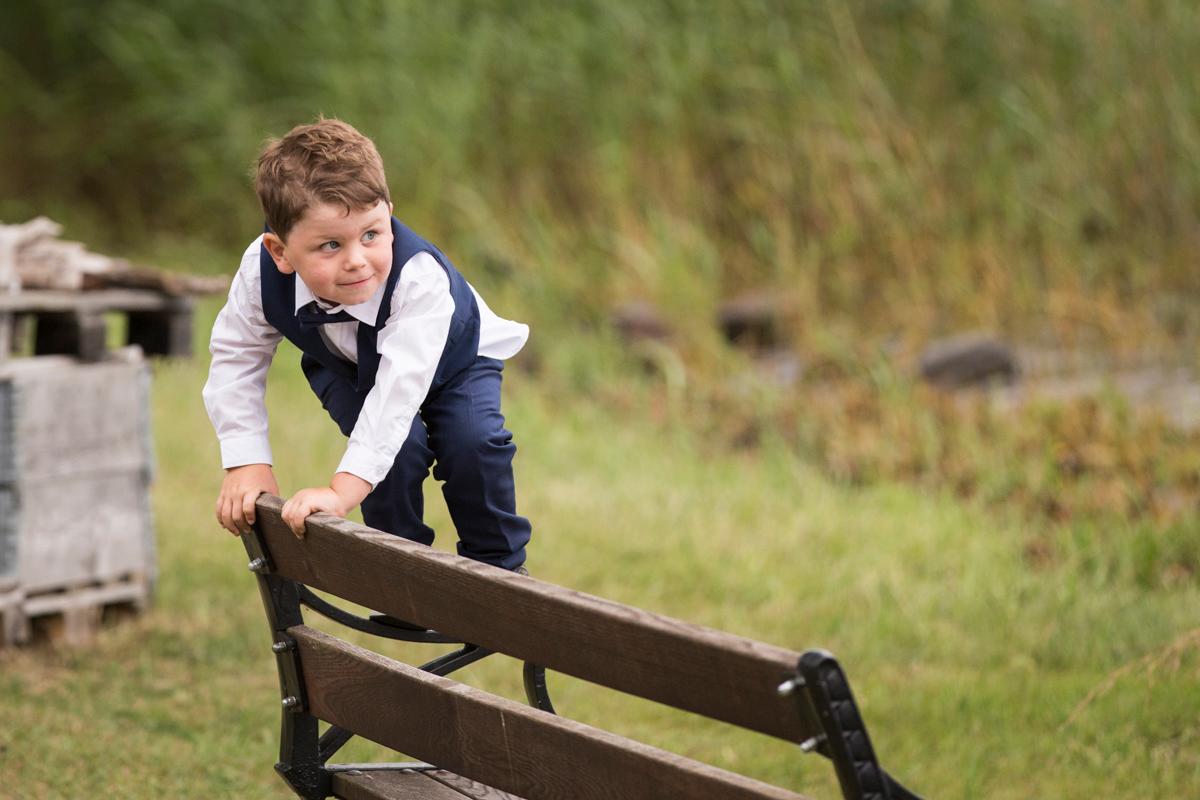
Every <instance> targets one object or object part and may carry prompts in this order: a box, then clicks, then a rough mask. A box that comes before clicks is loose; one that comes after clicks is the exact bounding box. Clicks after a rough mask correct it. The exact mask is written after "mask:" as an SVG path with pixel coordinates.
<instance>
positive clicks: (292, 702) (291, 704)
mask: <svg viewBox="0 0 1200 800" xmlns="http://www.w3.org/2000/svg"><path fill="white" fill-rule="evenodd" d="M298 705H300V698H298V697H295V696H293V695H290V694H289V695H288V696H287V697H285V698H283V707H284V708H295V707H296V706H298Z"/></svg>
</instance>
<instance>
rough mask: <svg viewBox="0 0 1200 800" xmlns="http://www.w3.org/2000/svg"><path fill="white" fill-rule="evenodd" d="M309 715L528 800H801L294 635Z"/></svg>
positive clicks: (324, 640) (328, 641)
mask: <svg viewBox="0 0 1200 800" xmlns="http://www.w3.org/2000/svg"><path fill="white" fill-rule="evenodd" d="M288 633H289V634H291V636H292V637H294V639H295V640H296V644H297V650H298V652H299V654H300V659H301V663H302V664H303V674H304V686H305V692H306V696H307V701H308V711H309V713H311V714H313V715H314V716H316V717H319V718H321V719H323V720H326V721H327V722H331V723H333V724H335V725H340V726H342V727H345V728H348V729H350V730H353V731H356V732H358V733H359V734H360V735H362V736H365V737H367V738H369V739H371V740H373V741H376V742H378V743H380V744H383V745H386V746H387V747H391V748H394V749H396V750H400V751H402V752H405V753H408V754H410V755H412V756H415V757H416V758H420V759H424V760H425V761H427V762H429V763H431V764H437V765H438V766H439V767H442V768H444V769H446V770H449V771H451V772H455V773H458V774H460V775H463V776H465V777H468V778H470V779H472V780H475V781H479V782H481V783H484V784H487V785H488V786H493V787H496V788H498V789H501V790H503V791H506V792H512V793H514V794H517V795H519V796H521V797H526V798H529V800H661V798H666V797H670V798H676V799H677V800H798V798H799V797H800V796H799V795H796V794H794V793H793V792H790V791H787V790H785V789H781V788H779V787H776V786H770V785H768V784H765V783H761V782H759V781H755V780H752V779H750V778H746V777H744V776H741V775H736V774H734V773H730V772H726V771H724V770H720V769H717V768H716V767H712V766H709V765H707V764H701V763H699V762H696V761H692V760H690V759H687V758H684V757H682V756H678V755H674V754H672V753H667V752H665V751H662V750H658V749H656V748H653V747H649V746H648V745H644V744H641V743H639V742H635V741H632V740H630V739H626V738H624V737H621V736H617V735H615V734H612V733H608V732H607V731H602V730H598V729H596V728H591V727H589V726H587V725H583V724H582V723H579V722H574V721H572V720H568V719H564V718H562V717H558V716H555V715H553V714H547V713H545V712H543V711H539V710H537V709H534V708H531V707H529V706H525V705H521V704H520V703H515V702H513V701H510V700H507V699H504V698H501V697H496V696H493V695H489V694H486V693H484V692H481V691H479V690H476V689H473V688H471V687H469V686H466V685H465V684H461V683H457V682H455V681H452V680H450V679H448V678H442V677H438V676H435V675H430V674H429V673H426V672H422V671H421V670H420V669H417V668H416V667H412V666H409V665H407V664H402V663H400V662H398V661H393V660H391V659H388V658H385V657H383V656H381V655H378V654H377V653H373V652H371V651H369V650H364V649H362V648H359V647H356V646H354V645H351V644H349V643H347V642H344V641H342V640H340V639H337V638H335V637H333V636H329V635H328V634H325V633H322V632H321V631H317V630H315V629H313V628H309V627H307V626H305V625H297V626H294V627H292V628H289V629H288Z"/></svg>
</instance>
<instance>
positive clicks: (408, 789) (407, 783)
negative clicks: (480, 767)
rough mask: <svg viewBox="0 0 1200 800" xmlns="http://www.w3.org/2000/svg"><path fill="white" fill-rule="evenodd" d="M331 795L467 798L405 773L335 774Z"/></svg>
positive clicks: (348, 799) (345, 799)
mask: <svg viewBox="0 0 1200 800" xmlns="http://www.w3.org/2000/svg"><path fill="white" fill-rule="evenodd" d="M333 793H334V795H335V796H337V797H340V798H342V800H467V798H468V797H469V795H464V794H463V793H462V792H458V791H455V790H454V789H452V788H450V787H449V786H446V785H445V784H443V783H441V782H439V781H436V780H434V779H433V778H431V777H429V776H428V775H426V774H425V773H422V772H410V771H408V770H368V771H365V772H338V773H336V774H334V776H333Z"/></svg>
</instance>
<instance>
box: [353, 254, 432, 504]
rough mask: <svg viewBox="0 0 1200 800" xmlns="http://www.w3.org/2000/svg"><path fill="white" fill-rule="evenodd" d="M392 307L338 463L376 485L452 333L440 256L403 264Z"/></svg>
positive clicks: (421, 257) (403, 437) (388, 466)
mask: <svg viewBox="0 0 1200 800" xmlns="http://www.w3.org/2000/svg"><path fill="white" fill-rule="evenodd" d="M391 308H392V311H391V314H390V315H389V316H388V318H387V321H386V322H385V323H384V325H383V327H382V328H380V330H379V336H378V338H377V340H376V347H377V349H378V350H379V369H378V372H377V373H376V375H375V385H374V386H373V387H372V388H371V391H370V392H368V393H367V398H366V401H365V402H364V403H363V408H362V411H361V413H360V414H359V416H358V422H357V423H356V424H355V426H354V430H353V431H352V432H351V433H350V444H349V446H348V447H347V448H346V454H345V456H344V457H343V458H342V461H341V463H340V464H339V465H338V471H339V472H349V473H350V474H352V475H356V476H358V477H360V478H362V479H363V480H365V481H366V482H367V483H369V484H371V487H372V488H374V487H375V485H376V484H378V483H379V482H380V481H381V480H383V479H384V477H385V476H386V475H387V473H388V471H389V470H390V469H391V468H392V463H393V462H394V461H395V460H396V454H397V453H398V452H400V447H401V445H403V444H404V441H405V440H406V439H407V438H408V433H409V429H410V428H411V427H412V423H413V418H414V417H415V416H416V415H417V412H418V411H419V410H420V408H421V404H422V403H424V402H425V397H426V396H427V395H428V394H429V387H430V386H431V385H432V384H433V376H434V375H435V374H436V373H437V368H438V363H439V362H440V361H441V358H442V351H443V350H444V349H445V347H446V337H447V336H448V335H449V333H450V323H451V320H452V318H453V316H454V298H453V296H452V295H451V294H450V279H449V278H448V277H447V276H446V272H445V270H443V269H442V266H441V264H439V263H438V262H437V259H435V258H434V257H433V256H432V255H430V254H429V253H418V254H417V255H415V256H413V257H412V258H411V259H410V260H409V261H408V263H407V264H405V265H404V267H403V271H402V272H401V273H400V280H399V281H397V283H396V288H395V291H394V292H393V294H392V306H391Z"/></svg>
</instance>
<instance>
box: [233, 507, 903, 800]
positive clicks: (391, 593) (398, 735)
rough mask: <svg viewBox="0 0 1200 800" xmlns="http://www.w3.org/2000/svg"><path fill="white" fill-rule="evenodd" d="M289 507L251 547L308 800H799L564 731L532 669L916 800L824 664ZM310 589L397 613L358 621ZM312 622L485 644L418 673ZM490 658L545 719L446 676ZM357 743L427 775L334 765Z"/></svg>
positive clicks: (289, 762) (846, 783)
mask: <svg viewBox="0 0 1200 800" xmlns="http://www.w3.org/2000/svg"><path fill="white" fill-rule="evenodd" d="M281 508H282V502H281V501H280V500H279V498H277V497H272V496H269V495H263V496H262V497H260V498H259V501H258V513H257V522H256V524H255V529H254V531H253V532H252V533H249V534H246V535H245V536H243V537H242V538H243V541H244V543H245V546H246V550H247V553H248V555H249V557H250V569H251V571H252V572H254V573H256V574H257V576H258V583H259V588H260V590H261V594H262V599H263V605H264V607H265V609H266V612H267V617H268V621H269V623H270V627H271V633H272V637H273V644H272V650H274V652H275V654H276V665H277V667H278V670H279V680H280V695H281V702H282V706H283V721H282V729H281V742H280V758H279V762H278V763H277V764H276V765H275V769H276V770H277V771H278V772H279V774H280V775H281V776H282V777H283V779H284V780H285V781H286V782H287V783H288V785H289V786H291V788H292V789H293V790H295V792H296V793H297V794H299V795H300V796H301V797H305V798H323V797H327V796H330V795H334V796H336V797H340V798H345V800H365V799H366V798H372V799H374V798H431V799H432V800H463V798H464V797H466V798H476V799H477V800H482V798H513V797H516V798H526V799H527V800H559V799H561V800H663V798H695V799H696V800H725V799H726V798H728V799H729V800H752V799H753V800H796V799H797V798H800V797H801V796H800V795H798V794H795V793H794V792H792V791H789V790H786V789H782V788H779V787H776V786H771V785H769V784H766V783H762V782H760V781H757V780H753V779H751V778H748V777H745V776H742V775H738V774H735V773H731V772H727V771H725V770H721V769H718V768H716V767H713V766H710V765H707V764H702V763H699V762H696V761H693V760H690V759H687V758H684V757H682V756H678V755H674V754H672V753H668V752H665V751H662V750H658V749H655V748H653V747H650V746H647V745H644V744H641V743H639V742H635V741H632V740H630V739H625V738H623V737H620V736H617V735H615V734H612V733H609V732H606V731H603V730H599V729H596V728H593V727H589V726H587V725H584V724H582V723H579V722H575V721H572V720H570V719H566V718H563V717H561V716H558V715H557V714H555V713H554V708H553V706H552V704H551V702H550V698H549V695H548V692H547V688H546V680H545V672H544V670H543V669H542V667H538V666H533V665H542V666H543V667H548V668H550V669H552V670H555V671H559V672H562V673H565V674H568V675H573V676H576V677H578V678H582V679H585V680H588V681H591V682H593V683H597V684H600V685H602V686H606V687H609V688H612V689H615V690H617V691H620V692H626V693H628V694H631V695H636V696H639V697H644V698H648V699H650V700H655V701H658V702H661V703H665V704H667V705H670V706H673V707H675V708H680V709H683V710H686V711H691V712H693V713H696V714H700V715H703V716H705V717H709V718H712V719H716V720H721V721H724V722H727V723H731V724H733V725H738V726H741V727H745V728H749V729H751V730H755V731H759V732H761V733H765V734H769V735H772V736H775V737H780V738H782V739H785V740H789V741H793V742H795V743H796V744H797V745H798V746H799V750H801V751H804V752H817V753H820V754H822V755H824V756H826V757H827V758H829V759H830V760H831V761H832V762H833V766H834V769H835V771H836V774H837V778H838V782H839V784H840V786H841V789H842V793H843V795H844V796H845V797H847V798H863V799H864V800H866V799H868V798H869V799H870V800H887V799H888V798H891V799H892V800H908V798H915V797H916V796H915V795H913V794H911V793H910V792H908V791H907V790H905V789H904V788H903V787H902V786H900V784H898V783H897V782H895V781H894V780H892V779H891V778H890V777H889V776H888V775H887V774H886V773H885V772H884V771H883V770H882V769H881V768H880V766H879V763H878V761H877V760H876V758H875V753H874V751H873V749H872V747H871V742H870V739H869V737H868V736H867V731H866V728H865V726H864V725H863V722H862V719H861V718H860V716H859V713H858V709H857V706H856V705H855V702H854V698H853V696H852V694H851V692H850V688H849V686H848V685H847V683H846V677H845V675H844V674H843V672H842V670H841V668H840V667H839V666H838V664H837V662H836V661H835V660H834V658H833V657H832V656H831V655H830V654H828V653H826V652H823V651H819V650H813V651H808V652H806V653H804V654H800V653H796V652H792V651H790V650H785V649H782V648H778V647H774V646H771V645H767V644H762V643H760V642H755V641H751V640H749V639H744V638H740V637H737V636H732V635H729V634H725V633H721V632H718V631H713V630H709V629H706V628H701V627H698V626H694V625H690V624H687V623H684V622H680V621H677V620H673V619H670V618H667V617H663V616H659V615H657V614H652V613H649V612H646V611H643V610H639V609H636V608H632V607H629V606H625V605H621V604H619V603H614V602H610V601H607V600H602V599H600V598H597V597H593V596H590V595H586V594H582V593H579V592H575V591H571V590H569V589H564V588H562V587H559V586H554V585H552V584H549V583H546V582H543V581H540V580H536V579H534V578H529V577H526V576H522V575H518V574H514V573H510V572H506V571H504V570H501V569H497V568H495V567H491V566H488V565H485V564H480V563H477V562H474V561H469V560H467V559H463V558H460V557H458V556H456V555H453V554H450V553H445V552H441V551H438V550H434V549H431V548H428V547H424V546H422V545H419V544H415V543H413V542H409V541H407V540H404V539H401V538H399V537H396V536H392V535H390V534H386V533H382V532H379V531H376V530H373V529H371V528H367V527H364V526H362V525H358V524H355V523H352V522H349V521H346V520H342V519H338V518H335V517H330V516H326V515H314V516H313V517H310V518H309V520H308V522H307V526H306V527H307V533H306V536H305V538H304V539H297V538H296V537H295V536H294V535H293V534H292V533H291V531H289V530H288V529H287V527H286V526H285V525H284V524H283V521H282V519H281V517H280V511H281ZM313 589H317V590H320V591H321V592H324V593H327V594H329V595H334V596H336V597H339V598H342V599H345V600H347V601H350V602H352V603H356V604H358V605H361V606H364V607H367V608H370V609H374V610H376V611H378V612H381V613H379V614H375V615H372V616H371V617H370V618H367V617H361V616H357V615H353V614H350V613H348V612H347V611H345V610H344V609H341V608H339V607H336V606H334V605H333V604H331V603H329V602H328V601H327V600H325V599H324V598H323V597H321V596H319V595H317V594H315V593H314V592H313ZM302 607H303V608H307V609H309V610H312V611H315V612H319V613H321V614H323V615H325V616H327V617H329V618H331V619H334V620H336V621H338V622H340V623H342V624H344V625H347V626H349V627H352V628H356V629H358V630H362V631H367V632H370V633H374V634H378V635H381V636H385V637H388V638H394V639H403V640H408V641H425V642H431V643H437V642H442V643H445V642H452V643H464V642H469V643H470V644H464V645H463V646H462V647H461V648H460V649H458V650H454V651H453V652H450V653H448V654H446V655H444V656H441V657H439V658H436V659H434V660H433V661H431V662H429V663H428V664H425V665H424V666H421V667H415V666H411V665H408V664H404V663H401V662H398V661H395V660H392V659H389V658H386V657H384V656H382V655H379V654H377V653H374V652H372V651H370V650H365V649H363V648H361V647H358V646H356V645H353V644H350V643H348V642H346V641H343V640H341V639H339V638H336V637H334V636H331V635H329V634H327V633H324V632H322V631H319V630H316V629H314V628H312V627H309V626H308V625H306V624H305V623H304V620H303V612H302ZM401 621H403V622H401ZM406 623H407V624H406ZM492 652H497V653H504V654H507V655H509V656H513V657H515V658H517V659H520V660H523V661H524V662H525V670H524V674H525V689H526V694H527V696H528V698H529V703H530V705H524V704H521V703H517V702H513V701H511V700H508V699H505V698H501V697H498V696H495V695H491V694H488V693H486V692H483V691H481V690H478V689H475V688H472V687H469V686H467V685H465V684H462V683H459V682H457V681H454V680H452V679H450V678H447V677H445V675H447V674H448V673H450V672H452V671H453V670H455V669H458V668H460V667H463V666H466V665H467V664H470V663H473V662H475V661H478V660H479V659H480V658H482V657H484V656H486V655H488V654H490V653H492ZM321 721H323V722H325V723H328V726H329V727H328V728H327V729H326V730H325V731H324V732H321V731H320V728H319V724H320V722H321ZM354 735H359V736H363V737H365V738H367V739H370V740H372V741H375V742H378V743H380V744H383V745H385V746H387V747H390V748H393V749H395V750H397V751H400V752H403V753H406V754H408V755H410V756H412V757H414V758H419V759H423V761H422V762H411V763H401V764H342V765H337V764H331V763H329V761H330V759H331V758H332V756H333V755H334V754H335V753H336V752H337V750H338V749H339V748H340V747H341V746H342V745H343V744H344V743H345V742H346V741H347V740H349V739H350V738H351V737H352V736H354Z"/></svg>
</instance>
